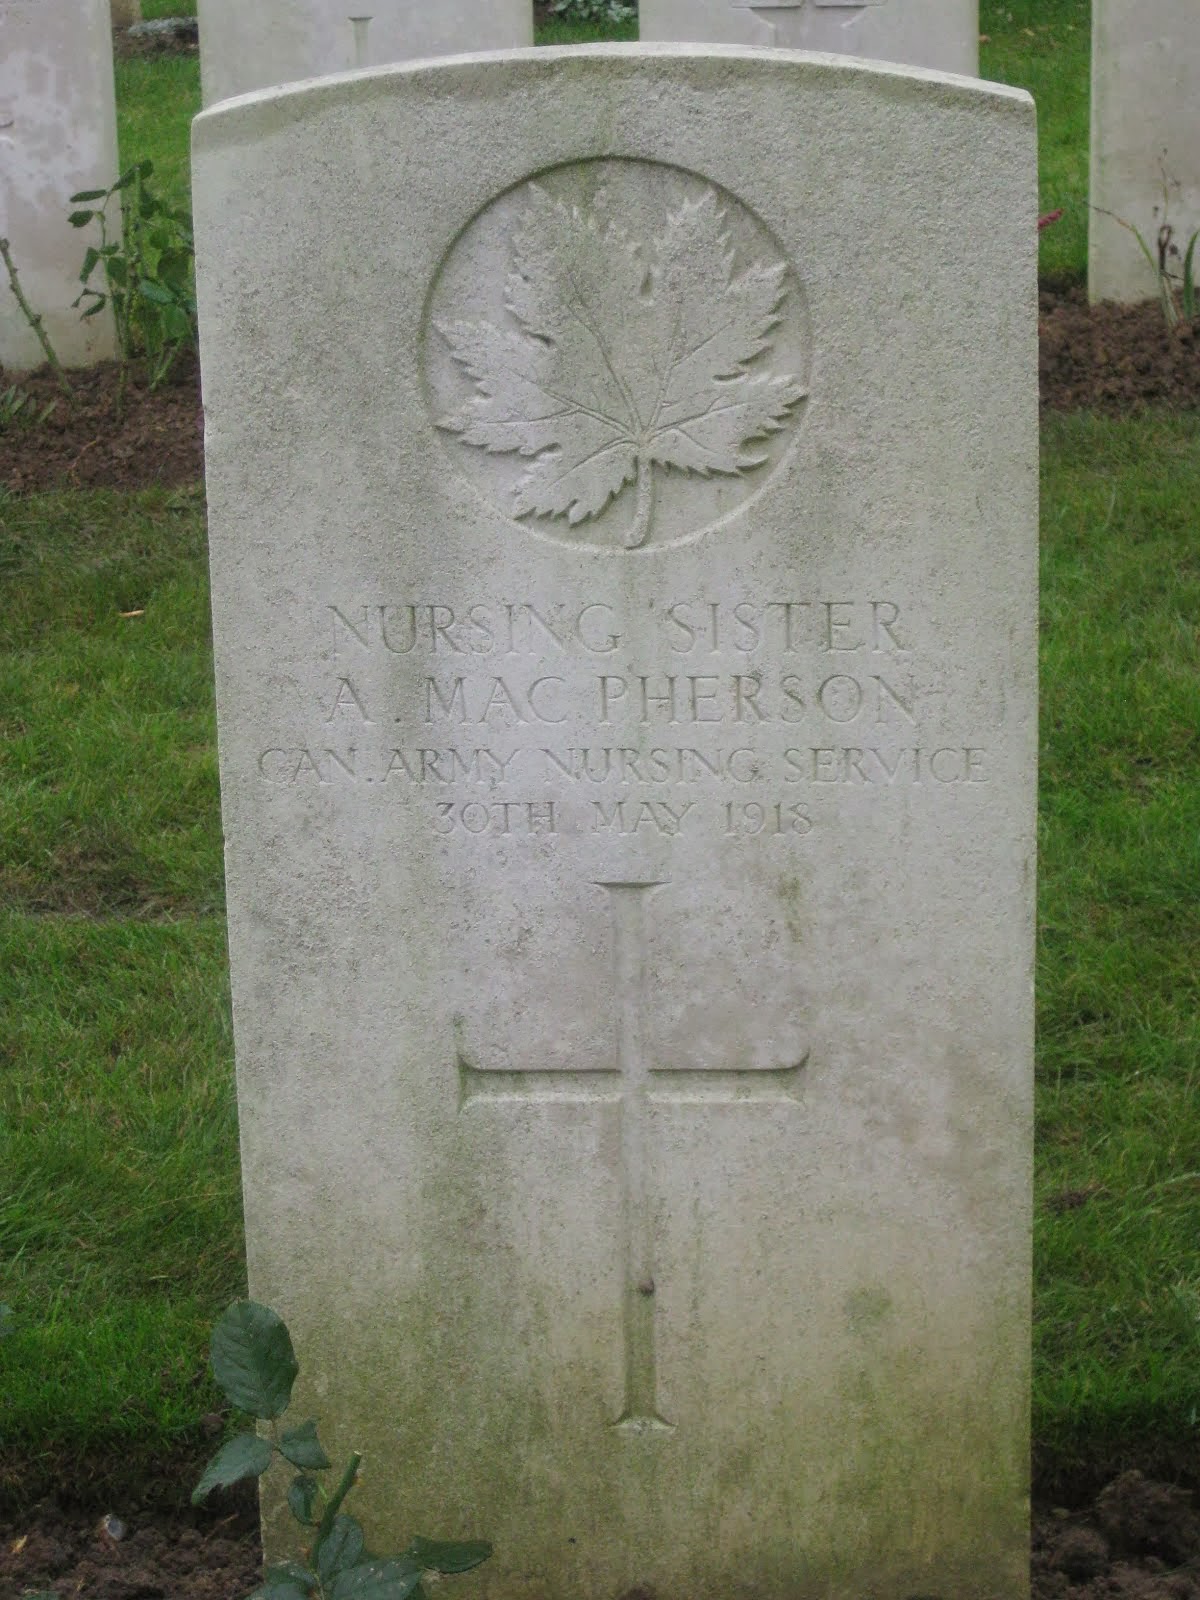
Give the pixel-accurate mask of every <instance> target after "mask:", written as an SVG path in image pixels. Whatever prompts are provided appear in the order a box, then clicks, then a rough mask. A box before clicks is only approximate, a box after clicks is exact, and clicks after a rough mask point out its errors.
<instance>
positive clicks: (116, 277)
mask: <svg viewBox="0 0 1200 1600" xmlns="http://www.w3.org/2000/svg"><path fill="white" fill-rule="evenodd" d="M101 254H102V255H103V257H104V270H105V272H106V273H107V274H108V276H109V279H110V280H111V282H113V283H115V284H119V285H120V287H121V288H122V289H123V288H124V287H125V285H126V284H127V283H128V282H129V268H128V267H127V266H126V264H125V261H124V259H123V257H121V256H114V255H110V254H109V252H108V251H107V250H104V251H101Z"/></svg>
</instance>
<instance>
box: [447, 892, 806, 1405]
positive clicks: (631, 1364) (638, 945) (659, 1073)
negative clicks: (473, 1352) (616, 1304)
mask: <svg viewBox="0 0 1200 1600" xmlns="http://www.w3.org/2000/svg"><path fill="white" fill-rule="evenodd" d="M596 887H597V888H599V889H604V890H606V891H607V893H608V895H609V904H610V914H611V919H612V930H613V944H612V949H613V988H614V991H615V994H616V998H617V1010H616V1017H617V1027H616V1061H615V1062H614V1064H613V1066H612V1067H610V1068H607V1069H602V1070H599V1071H590V1070H585V1071H575V1072H573V1071H569V1070H568V1071H563V1070H561V1069H558V1068H544V1067H539V1066H538V1065H536V1064H532V1065H530V1066H528V1067H520V1068H517V1069H516V1070H499V1069H493V1068H486V1067H482V1068H481V1067H478V1066H475V1065H474V1064H473V1063H471V1062H470V1061H468V1060H467V1059H466V1056H465V1054H464V1052H463V1049H462V1047H461V1042H460V1048H459V1051H458V1071H459V1077H460V1083H461V1100H460V1109H461V1110H466V1109H467V1108H468V1107H469V1106H472V1105H477V1104H480V1103H492V1104H497V1103H503V1102H505V1101H508V1102H513V1101H516V1102H521V1103H528V1102H530V1101H539V1100H540V1101H554V1102H558V1103H566V1104H575V1105H589V1104H592V1105H594V1104H597V1103H609V1104H615V1105H617V1106H619V1107H620V1117H621V1176H622V1185H623V1195H622V1209H623V1214H624V1234H625V1288H624V1296H625V1404H624V1407H623V1408H622V1411H621V1415H620V1416H619V1417H618V1418H617V1419H616V1421H615V1423H614V1424H613V1425H614V1426H615V1427H617V1428H620V1429H622V1430H624V1431H625V1432H628V1433H645V1432H648V1431H650V1430H652V1429H661V1428H670V1427H671V1426H672V1424H671V1423H670V1422H669V1421H668V1420H667V1419H666V1418H665V1417H663V1416H662V1415H661V1413H660V1412H659V1408H658V1384H657V1351H656V1345H655V1338H654V1299H655V1294H656V1292H657V1283H656V1267H655V1250H654V1220H653V1201H652V1198H651V1183H650V1174H651V1161H650V1157H649V1154H648V1152H647V1135H648V1127H647V1123H648V1118H647V1107H648V1106H650V1105H663V1104H665V1105H687V1104H693V1105H695V1104H702V1103H712V1102H717V1103H720V1104H731V1105H732V1104H736V1103H744V1102H754V1103H756V1104H759V1105H762V1104H780V1103H784V1102H788V1101H797V1100H798V1099H799V1093H798V1088H799V1079H800V1074H801V1072H802V1071H803V1069H804V1067H805V1066H806V1065H807V1062H808V1055H807V1054H805V1055H804V1056H803V1057H802V1059H801V1060H799V1061H797V1062H795V1063H794V1064H793V1065H790V1066H779V1067H768V1068H762V1067H747V1068H741V1069H738V1068H735V1069H733V1070H730V1069H718V1070H714V1069H713V1068H711V1067H700V1068H697V1067H685V1066H676V1067H662V1066H656V1065H654V1063H653V1061H652V1059H651V1055H650V1051H649V1050H648V1048H647V1045H646V1039H645V1026H644V1023H645V1015H646V1000H647V996H646V988H647V978H648V972H647V957H646V909H647V902H648V901H649V900H650V899H651V898H652V897H653V894H654V891H655V890H656V889H660V888H662V887H663V880H661V879H660V880H657V881H650V882H645V883H597V884H596Z"/></svg>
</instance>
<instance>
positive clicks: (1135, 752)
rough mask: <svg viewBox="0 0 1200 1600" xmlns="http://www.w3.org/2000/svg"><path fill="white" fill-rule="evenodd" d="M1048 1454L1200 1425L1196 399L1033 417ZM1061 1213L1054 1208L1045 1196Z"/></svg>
mask: <svg viewBox="0 0 1200 1600" xmlns="http://www.w3.org/2000/svg"><path fill="white" fill-rule="evenodd" d="M1044 461H1045V481H1044V495H1045V509H1044V519H1043V582H1044V595H1043V611H1042V636H1043V644H1042V673H1043V712H1042V717H1043V721H1042V738H1043V775H1042V792H1041V866H1040V873H1041V894H1040V916H1039V938H1040V944H1039V963H1038V1018H1039V1031H1038V1066H1039V1078H1040V1084H1039V1100H1038V1116H1039V1120H1038V1193H1039V1196H1040V1197H1041V1199H1042V1202H1043V1204H1042V1206H1041V1208H1040V1210H1039V1216H1038V1225H1037V1234H1036V1243H1037V1261H1038V1297H1037V1308H1038V1314H1037V1330H1036V1352H1037V1390H1036V1417H1037V1432H1038V1437H1039V1447H1040V1450H1041V1452H1042V1459H1043V1461H1044V1462H1046V1463H1047V1464H1050V1463H1053V1465H1054V1469H1055V1470H1056V1471H1057V1472H1059V1473H1064V1474H1067V1473H1069V1471H1070V1470H1071V1468H1072V1465H1073V1464H1074V1465H1082V1464H1085V1463H1087V1462H1088V1461H1089V1459H1091V1458H1093V1457H1097V1456H1098V1457H1099V1458H1100V1459H1102V1460H1109V1462H1110V1464H1111V1463H1112V1462H1114V1461H1115V1460H1118V1459H1135V1458H1136V1459H1141V1460H1149V1459H1152V1458H1153V1457H1154V1456H1155V1455H1156V1453H1157V1454H1158V1456H1159V1457H1161V1458H1162V1459H1163V1463H1164V1467H1167V1466H1171V1465H1178V1464H1179V1463H1181V1462H1182V1461H1184V1460H1186V1458H1187V1455H1188V1452H1189V1450H1190V1451H1191V1452H1192V1453H1193V1455H1194V1452H1195V1450H1196V1446H1197V1444H1200V1430H1198V1428H1197V1415H1198V1412H1200V1256H1198V1255H1197V1251H1196V1240H1197V1237H1200V895H1198V894H1197V890H1196V886H1197V884H1200V640H1198V637H1197V633H1196V627H1195V618H1196V616H1197V615H1198V614H1200V548H1198V547H1197V544H1196V539H1195V515H1196V507H1197V505H1200V417H1196V416H1187V417H1181V418H1177V419H1175V420H1168V419H1166V418H1163V417H1148V418H1139V419H1127V420H1122V421H1111V422H1096V421H1094V420H1091V419H1088V418H1086V417H1078V416H1077V417H1069V418H1061V417H1060V418H1052V419H1050V420H1049V421H1048V423H1047V424H1046V427H1045V429H1044ZM1056 1206H1057V1207H1058V1209H1055V1207H1056Z"/></svg>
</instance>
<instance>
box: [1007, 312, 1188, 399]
mask: <svg viewBox="0 0 1200 1600" xmlns="http://www.w3.org/2000/svg"><path fill="white" fill-rule="evenodd" d="M1038 333H1039V344H1040V352H1039V363H1038V366H1039V372H1040V378H1041V391H1042V405H1043V407H1046V408H1048V409H1050V410H1054V411H1078V410H1084V409H1087V410H1091V411H1105V412H1109V413H1116V412H1123V411H1135V410H1137V409H1138V408H1139V407H1141V406H1146V405H1168V406H1177V407H1197V406H1200V321H1193V322H1190V323H1189V322H1181V323H1179V324H1177V325H1176V327H1175V328H1173V329H1172V328H1168V327H1167V324H1166V319H1165V318H1164V316H1163V313H1162V308H1161V306H1160V305H1159V304H1158V301H1157V300H1148V301H1146V302H1145V303H1144V304H1143V305H1138V306H1118V305H1112V304H1109V303H1105V304H1103V305H1098V306H1089V305H1088V303H1087V296H1086V294H1085V293H1084V291H1083V289H1082V288H1073V289H1069V290H1068V291H1067V292H1066V293H1065V294H1054V293H1051V292H1050V291H1048V290H1043V291H1042V295H1041V304H1040V315H1039V321H1038Z"/></svg>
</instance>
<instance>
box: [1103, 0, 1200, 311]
mask: <svg viewBox="0 0 1200 1600" xmlns="http://www.w3.org/2000/svg"><path fill="white" fill-rule="evenodd" d="M1090 198H1091V205H1092V210H1091V213H1090V217H1089V223H1088V293H1089V296H1090V298H1091V299H1092V300H1093V301H1096V300H1131V301H1132V300H1148V299H1150V298H1152V297H1153V296H1154V295H1155V294H1157V292H1158V280H1157V276H1156V273H1155V271H1154V270H1153V268H1152V267H1151V266H1150V264H1149V263H1148V262H1147V260H1146V258H1145V256H1144V255H1143V254H1142V251H1141V249H1140V247H1139V245H1138V242H1137V239H1136V238H1135V237H1134V235H1133V233H1132V232H1131V231H1130V228H1129V227H1122V226H1121V222H1125V223H1128V224H1130V225H1131V227H1134V228H1136V229H1138V231H1139V232H1140V233H1141V235H1142V237H1143V239H1144V240H1145V242H1146V244H1147V246H1148V247H1149V249H1150V251H1151V253H1152V255H1154V256H1155V257H1157V254H1158V247H1159V230H1160V229H1161V228H1163V227H1164V226H1166V227H1169V228H1170V229H1171V234H1172V237H1171V240H1170V244H1173V245H1174V246H1175V248H1176V250H1177V251H1178V254H1176V255H1173V256H1170V257H1169V259H1168V266H1169V267H1170V270H1171V271H1172V273H1173V274H1174V275H1176V276H1178V274H1179V272H1180V269H1181V266H1182V261H1181V257H1182V255H1183V253H1184V251H1185V250H1186V248H1187V242H1188V240H1189V239H1190V238H1191V237H1192V235H1193V234H1194V233H1195V231H1196V229H1197V228H1200V6H1198V5H1197V4H1196V0H1093V5H1092V157H1091V195H1090ZM1118 218H1120V219H1121V220H1120V221H1118V220H1117V219H1118ZM1193 259H1194V262H1195V270H1196V273H1197V275H1198V276H1200V245H1198V246H1197V249H1196V255H1195V257H1194V258H1193Z"/></svg>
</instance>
